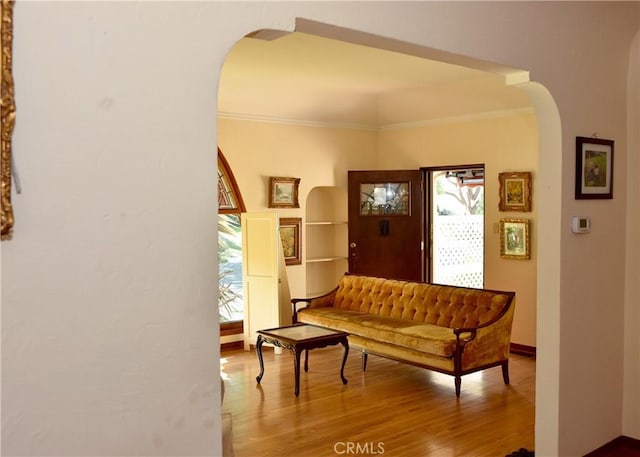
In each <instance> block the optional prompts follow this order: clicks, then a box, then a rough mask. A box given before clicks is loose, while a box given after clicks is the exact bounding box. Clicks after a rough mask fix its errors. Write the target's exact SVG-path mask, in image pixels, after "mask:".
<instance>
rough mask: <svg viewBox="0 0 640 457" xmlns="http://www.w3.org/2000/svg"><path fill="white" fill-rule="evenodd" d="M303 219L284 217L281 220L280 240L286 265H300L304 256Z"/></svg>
mask: <svg viewBox="0 0 640 457" xmlns="http://www.w3.org/2000/svg"><path fill="white" fill-rule="evenodd" d="M301 227H302V218H300V217H286V218H285V217H283V218H281V219H280V240H281V241H282V249H283V251H284V263H285V265H300V264H301V263H302V254H301V252H300V246H301V244H300V229H301Z"/></svg>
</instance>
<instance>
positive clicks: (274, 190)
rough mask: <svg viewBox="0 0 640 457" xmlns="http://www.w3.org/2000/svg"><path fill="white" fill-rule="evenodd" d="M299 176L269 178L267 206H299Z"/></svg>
mask: <svg viewBox="0 0 640 457" xmlns="http://www.w3.org/2000/svg"><path fill="white" fill-rule="evenodd" d="M299 185H300V178H273V177H272V178H269V208H300V205H299V204H298V186H299Z"/></svg>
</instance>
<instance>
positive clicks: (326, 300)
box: [291, 287, 338, 324]
mask: <svg viewBox="0 0 640 457" xmlns="http://www.w3.org/2000/svg"><path fill="white" fill-rule="evenodd" d="M337 292H338V288H337V287H336V288H335V289H333V290H332V291H331V292H327V293H326V294H323V295H318V296H317V297H308V298H292V299H291V305H292V306H293V323H294V324H297V323H298V311H299V310H300V309H303V308H307V307H309V308H323V307H329V306H333V302H334V300H335V298H336V294H337ZM300 304H306V306H302V307H301V308H298V305H300Z"/></svg>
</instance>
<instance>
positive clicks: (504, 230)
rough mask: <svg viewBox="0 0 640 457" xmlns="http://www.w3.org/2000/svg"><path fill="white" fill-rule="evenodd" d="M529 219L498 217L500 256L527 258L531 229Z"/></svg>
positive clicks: (528, 257) (529, 252) (505, 257)
mask: <svg viewBox="0 0 640 457" xmlns="http://www.w3.org/2000/svg"><path fill="white" fill-rule="evenodd" d="M530 225H531V224H530V221H529V219H500V257H502V258H503V259H519V260H529V259H530V258H531V231H530Z"/></svg>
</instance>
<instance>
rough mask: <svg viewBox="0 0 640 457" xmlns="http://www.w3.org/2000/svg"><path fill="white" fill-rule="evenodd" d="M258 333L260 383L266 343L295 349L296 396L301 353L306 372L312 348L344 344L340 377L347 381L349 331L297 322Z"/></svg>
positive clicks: (257, 347)
mask: <svg viewBox="0 0 640 457" xmlns="http://www.w3.org/2000/svg"><path fill="white" fill-rule="evenodd" d="M257 333H258V341H257V342H256V352H257V353H258V361H259V362H260V374H259V375H258V376H256V381H258V384H260V381H261V380H262V376H263V375H264V361H263V360H262V345H263V344H264V343H269V344H272V345H274V346H277V347H281V348H285V349H290V350H291V351H293V355H294V362H293V364H294V370H295V380H296V387H295V394H296V397H297V396H298V394H299V393H300V354H301V353H302V351H305V355H304V371H305V372H306V371H309V351H310V350H311V349H316V348H323V347H326V346H335V345H336V344H342V346H343V347H344V356H343V358H342V367H341V368H340V377H341V378H342V383H343V384H346V383H347V378H345V377H344V365H345V364H346V363H347V355H349V341H348V340H347V336H349V334H348V333H345V332H338V331H336V330H330V329H327V328H323V327H317V326H315V325H309V324H296V325H290V326H288V327H278V328H271V329H266V330H258V332H257Z"/></svg>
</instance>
